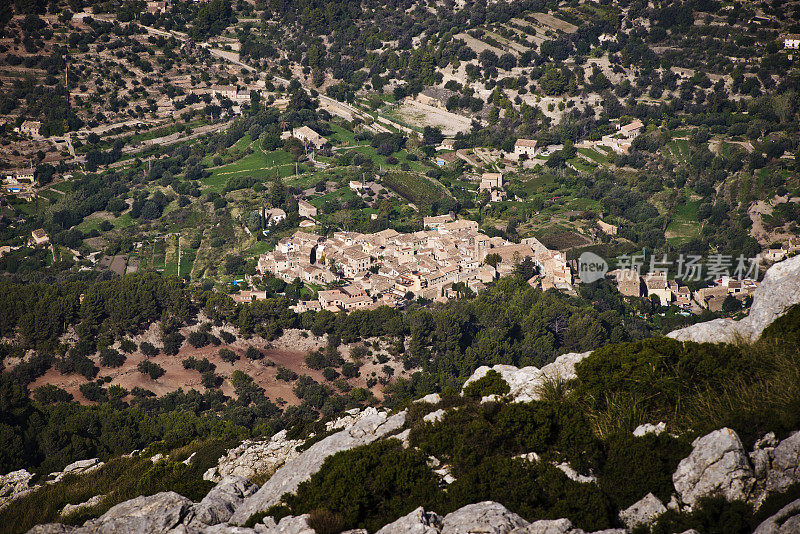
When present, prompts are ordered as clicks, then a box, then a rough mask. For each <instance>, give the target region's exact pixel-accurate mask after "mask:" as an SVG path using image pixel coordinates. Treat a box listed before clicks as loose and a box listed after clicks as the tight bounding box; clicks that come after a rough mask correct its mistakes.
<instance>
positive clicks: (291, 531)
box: [259, 514, 315, 534]
mask: <svg viewBox="0 0 800 534" xmlns="http://www.w3.org/2000/svg"><path fill="white" fill-rule="evenodd" d="M308 520H309V515H308V514H304V515H299V516H292V515H290V516H287V517H284V518H283V519H281V520H280V522H278V524H277V525H275V524H274V523H275V522H274V521H272V523H273V525H272V526H269V527H267V528H266V529H259V532H261V533H263V534H315V533H314V529H313V528H311V526H310V525H309V523H308Z"/></svg>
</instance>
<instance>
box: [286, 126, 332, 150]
mask: <svg viewBox="0 0 800 534" xmlns="http://www.w3.org/2000/svg"><path fill="white" fill-rule="evenodd" d="M292 137H294V138H295V139H299V140H300V141H302V143H303V144H304V145H306V146H308V145H313V146H314V148H316V149H317V150H319V149H320V148H322V147H324V146H325V145H326V144H328V140H327V139H325V138H324V137H322V136H321V135H320V134H318V133H317V132H315V131H314V130H312V129H311V128H309V127H308V126H301V127H300V128H295V129H294V130H292Z"/></svg>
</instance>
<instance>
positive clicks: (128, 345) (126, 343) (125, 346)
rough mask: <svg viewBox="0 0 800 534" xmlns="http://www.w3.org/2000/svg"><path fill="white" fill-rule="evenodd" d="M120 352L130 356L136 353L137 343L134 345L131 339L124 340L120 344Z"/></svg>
mask: <svg viewBox="0 0 800 534" xmlns="http://www.w3.org/2000/svg"><path fill="white" fill-rule="evenodd" d="M119 350H121V351H122V352H125V353H128V354H130V353H132V352H135V351H136V343H134V342H133V341H131V340H130V339H128V338H126V337H125V338H122V340H121V341H120V342H119Z"/></svg>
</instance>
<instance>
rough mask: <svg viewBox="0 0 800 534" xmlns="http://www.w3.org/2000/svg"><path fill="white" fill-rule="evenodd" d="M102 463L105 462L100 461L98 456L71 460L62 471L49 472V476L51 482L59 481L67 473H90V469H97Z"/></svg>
mask: <svg viewBox="0 0 800 534" xmlns="http://www.w3.org/2000/svg"><path fill="white" fill-rule="evenodd" d="M104 465H105V462H101V461H100V459H99V458H90V459H88V460H78V461H77V462H72V463H71V464H69V465H68V466H66V467H65V468H64V470H63V471H58V472H56V473H50V478H52V479H53V482H59V481H60V480H61V479H62V478H64V477H65V476H67V475H84V474H86V473H91V472H92V471H97V470H98V469H100V468H101V467H103V466H104Z"/></svg>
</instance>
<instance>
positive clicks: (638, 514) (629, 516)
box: [619, 493, 667, 529]
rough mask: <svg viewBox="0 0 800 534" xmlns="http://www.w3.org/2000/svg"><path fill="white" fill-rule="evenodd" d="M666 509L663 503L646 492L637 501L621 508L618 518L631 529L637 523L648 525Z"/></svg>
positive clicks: (637, 524)
mask: <svg viewBox="0 0 800 534" xmlns="http://www.w3.org/2000/svg"><path fill="white" fill-rule="evenodd" d="M666 511H667V508H666V506H664V503H662V502H661V500H660V499H659V498H658V497H656V496H655V495H653V494H652V493H648V494H647V495H645V496H644V497H642V498H641V499H640V500H639V501H637V502H635V503H633V504H632V505H631V506H629V507H628V508H626V509H625V510H622V511H621V512H620V513H619V518H620V520H621V521H622V522H623V523H625V526H627V527H628V528H630V529H633V528H635V527H637V526H639V525H649V524H650V523H652V522H653V521H655V520H656V519H658V517H659V516H660V515H661V514H663V513H664V512H666Z"/></svg>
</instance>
